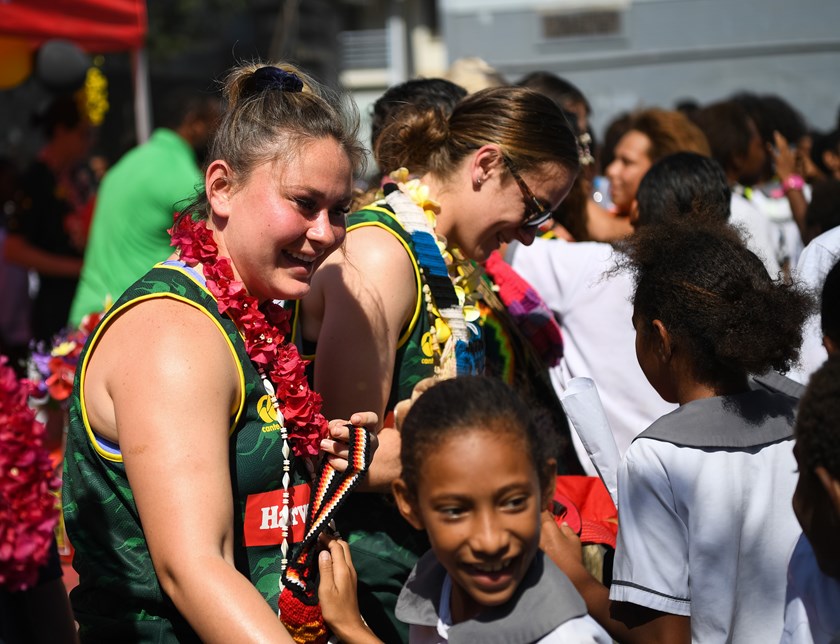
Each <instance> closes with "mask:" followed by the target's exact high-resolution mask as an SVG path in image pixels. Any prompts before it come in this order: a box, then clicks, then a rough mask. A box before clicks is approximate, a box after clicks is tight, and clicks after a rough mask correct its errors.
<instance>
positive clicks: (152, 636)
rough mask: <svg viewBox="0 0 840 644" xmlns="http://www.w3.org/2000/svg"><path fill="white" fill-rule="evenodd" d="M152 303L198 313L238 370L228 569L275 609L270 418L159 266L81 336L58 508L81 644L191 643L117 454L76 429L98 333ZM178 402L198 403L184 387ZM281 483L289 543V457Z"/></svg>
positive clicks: (274, 440) (274, 439)
mask: <svg viewBox="0 0 840 644" xmlns="http://www.w3.org/2000/svg"><path fill="white" fill-rule="evenodd" d="M157 297H166V298H175V299H178V300H181V301H183V302H185V303H186V304H187V305H192V306H195V307H197V308H199V309H200V310H203V311H204V312H205V313H206V314H207V315H208V316H209V317H210V318H212V319H213V320H214V321H215V322H216V323H217V325H218V326H219V327H220V331H221V332H223V333H224V334H225V336H226V338H227V340H228V342H229V345H230V348H231V351H232V353H233V354H235V356H236V358H237V360H238V362H239V364H240V365H241V373H240V382H241V383H242V385H243V387H242V389H243V391H242V395H241V399H240V406H239V409H238V410H237V411H236V413H235V414H234V415H233V417H232V419H231V433H230V440H229V445H230V475H231V486H232V493H233V500H234V535H235V539H234V559H235V564H236V567H237V569H238V570H239V571H240V572H241V573H242V574H243V575H244V576H246V577H247V578H248V579H249V580H250V581H251V583H252V584H253V585H254V586H255V587H256V588H257V590H259V592H260V593H261V594H262V595H263V597H264V598H265V600H266V602H267V603H268V604H269V605H270V606H271V607H272V609H273V610H277V601H278V596H279V592H280V588H279V581H280V560H281V553H280V545H279V544H280V537H279V532H280V529H279V522H278V515H279V513H280V510H281V509H282V501H280V500H279V499H280V498H281V496H280V495H281V494H282V492H281V490H282V484H281V476H282V469H283V455H282V452H281V449H282V441H281V438H280V432H279V431H278V430H279V424H278V423H277V422H276V413H275V412H274V409H273V407H272V406H271V404H270V402H269V401H268V399H267V397H266V392H265V389H264V387H263V383H262V381H261V379H260V376H259V374H258V373H257V371H256V370H255V368H254V366H253V364H252V363H251V361H250V359H249V358H248V355H247V353H246V351H245V344H244V341H243V340H242V337H241V336H240V334H239V332H238V330H237V328H236V326H235V324H234V323H233V321H232V320H231V319H230V318H228V317H227V316H223V315H220V314H219V312H218V308H217V303H216V300H215V299H214V298H213V296H212V295H211V294H210V293H209V292H208V291H207V290H206V289H205V288H204V287H203V282H202V280H201V278H200V276H198V275H197V274H195V273H194V272H192V271H190V269H183V268H181V267H179V266H171V265H163V264H159V265H158V266H156V267H155V268H153V269H152V270H151V271H150V272H149V273H147V274H146V275H145V276H144V277H143V278H141V279H140V280H138V281H137V282H136V283H135V284H134V285H132V286H131V287H130V288H129V289H128V290H127V291H126V292H125V294H123V296H122V297H121V298H120V299H119V300H118V301H117V302H116V303H115V304H114V306H113V307H112V308H111V310H110V311H109V313H108V315H107V316H106V317H105V319H103V320H102V322H101V323H100V325H99V326H98V327H97V329H96V330H95V331H94V332H93V333H92V334H91V337H90V339H89V340H88V344H87V346H86V347H85V350H84V352H83V353H82V356H81V358H80V368H79V369H78V370H77V374H76V382H75V383H74V390H73V396H72V399H71V408H70V428H69V433H68V441H67V449H66V452H65V462H64V488H63V504H64V517H65V522H66V526H67V531H68V536H69V539H70V542H71V544H72V545H73V547H74V548H75V557H74V560H73V565H74V567H75V568H76V570H77V571H78V573H79V586H78V587H77V588H76V589H74V590H73V591H72V593H71V601H72V604H73V609H74V612H75V615H76V619H77V621H78V622H79V624H80V629H81V630H80V634H81V636H82V638H83V641H126V642H127V641H144V642H170V641H194V640H197V637H196V635H195V633H194V632H193V631H192V629H191V628H190V627H189V625H188V624H187V623H186V622H185V620H184V619H183V618H182V617H181V616H180V615H179V614H178V611H177V610H176V609H175V607H174V605H173V604H172V602H171V601H170V600H169V598H168V597H167V596H166V595H165V594H164V593H163V592H162V590H161V588H160V585H159V583H158V580H157V577H156V576H155V572H154V568H153V566H152V561H151V557H150V555H149V550H148V547H147V545H146V540H145V537H144V534H143V529H142V527H141V524H140V518H139V516H138V513H137V508H136V505H135V502H134V496H133V494H132V490H131V487H130V485H129V482H128V479H127V477H126V473H125V467H124V464H123V462H122V456H121V454H120V453H119V448H118V446H116V445H109V444H108V443H107V442H106V441H103V440H102V439H100V438H98V437H96V436H95V428H91V427H89V425H88V424H87V422H86V420H87V414H86V410H85V408H84V398H83V396H82V395H81V394H82V392H83V385H84V380H83V379H84V374H85V370H86V365H87V362H88V359H89V356H90V354H91V352H92V350H93V348H94V347H95V346H96V342H97V340H98V338H99V337H100V334H101V332H102V331H103V330H104V329H105V328H107V325H108V324H109V323H110V321H111V320H112V319H113V318H114V316H115V315H116V314H117V313H119V312H120V311H123V310H125V308H126V307H129V306H133V305H137V304H138V303H139V302H142V301H143V300H146V299H150V298H157ZM184 395H200V394H199V393H198V392H192V391H190V387H189V384H188V383H185V384H184ZM150 404H153V401H150ZM172 431H178V428H177V427H173V428H172ZM291 476H292V486H294V487H293V488H292V498H293V505H294V508H293V512H292V516H293V520H292V523H293V526H292V533H293V535H294V534H295V533H296V532H297V529H300V530H301V531H302V530H303V524H304V523H305V518H306V510H307V509H308V492H309V485H308V480H309V477H308V474H307V470H306V467H305V463H304V461H303V460H301V459H294V458H293V460H292V472H291ZM246 508H247V509H248V513H247V517H246ZM296 526H300V527H299V528H296Z"/></svg>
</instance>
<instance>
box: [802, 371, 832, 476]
mask: <svg viewBox="0 0 840 644" xmlns="http://www.w3.org/2000/svg"><path fill="white" fill-rule="evenodd" d="M794 432H795V435H796V442H797V444H798V445H799V453H800V458H802V459H804V461H803V462H802V464H801V467H802V468H803V469H807V470H809V471H811V472H813V470H814V468H815V467H817V466H819V465H821V466H823V467H824V468H825V469H827V470H828V472H829V473H830V474H831V476H833V477H834V478H836V479H840V358H838V357H832V358H829V359H828V360H827V361H826V362H825V364H823V366H822V367H820V368H819V369H817V371H815V372H814V374H813V375H812V376H811V379H810V380H809V381H808V387H807V389H806V390H805V393H804V394H803V395H802V400H801V401H800V403H799V411H798V412H797V415H796V427H795V430H794Z"/></svg>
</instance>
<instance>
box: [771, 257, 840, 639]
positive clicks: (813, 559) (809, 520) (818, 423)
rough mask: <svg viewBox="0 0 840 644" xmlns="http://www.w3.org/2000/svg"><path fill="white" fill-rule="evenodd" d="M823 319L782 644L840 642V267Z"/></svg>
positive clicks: (803, 410) (804, 409)
mask: <svg viewBox="0 0 840 644" xmlns="http://www.w3.org/2000/svg"><path fill="white" fill-rule="evenodd" d="M821 317H822V330H823V335H824V337H823V344H825V347H826V349H827V350H828V356H829V357H828V361H827V362H825V363H824V364H823V366H822V367H820V369H818V370H817V371H816V372H815V373H814V374H813V375H812V376H811V379H810V381H809V382H808V388H807V390H806V391H805V395H804V396H803V398H802V403H801V404H800V406H799V414H798V417H797V419H796V431H795V434H796V447H795V448H794V453H795V454H796V462H797V464H798V465H799V482H798V483H797V486H796V491H795V492H794V494H793V509H794V511H795V512H796V518H797V519H798V520H799V523H800V525H801V526H802V532H803V534H802V536H801V537H800V538H799V541H798V542H797V543H796V548H795V550H794V551H793V556H792V557H791V559H790V564H789V565H788V588H787V598H786V606H785V632H784V635H783V636H782V644H811V643H812V642H814V643H816V644H828V643H829V642H834V641H840V549H838V547H837V543H838V534H840V263H837V264H836V265H835V266H834V268H832V269H831V271H830V272H829V273H828V276H827V278H826V280H825V285H824V287H823V291H822V311H821Z"/></svg>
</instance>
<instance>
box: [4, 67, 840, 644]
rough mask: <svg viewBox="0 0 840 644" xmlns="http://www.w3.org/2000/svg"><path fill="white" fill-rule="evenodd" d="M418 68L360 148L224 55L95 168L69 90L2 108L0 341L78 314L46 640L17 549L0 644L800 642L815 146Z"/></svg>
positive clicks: (819, 505) (826, 147) (771, 119)
mask: <svg viewBox="0 0 840 644" xmlns="http://www.w3.org/2000/svg"><path fill="white" fill-rule="evenodd" d="M456 71H457V72H459V73H463V71H464V70H463V69H462V68H458V69H453V74H452V75H451V76H450V77H449V78H448V79H443V78H434V79H414V80H411V81H408V82H405V83H402V84H400V85H396V86H394V87H391V88H389V89H388V90H387V91H386V92H385V94H383V96H382V97H381V98H380V99H379V100H378V101H377V102H376V103H375V105H374V106H373V109H372V113H371V118H372V127H371V132H372V135H371V141H370V142H369V145H368V146H365V145H363V144H362V143H361V142H360V141H359V140H358V126H359V117H358V114H357V112H356V108H355V106H354V105H353V103H352V101H350V100H349V99H348V98H347V97H346V96H344V95H342V94H340V93H337V92H334V91H332V90H330V89H329V88H326V87H323V86H321V85H320V84H319V83H318V82H317V80H315V79H313V78H311V77H309V76H308V75H307V74H306V72H305V71H304V70H301V69H299V68H296V67H294V66H292V65H289V64H285V63H277V64H260V63H251V64H243V65H240V66H237V67H236V68H234V69H232V70H231V71H230V73H229V75H228V76H227V78H226V80H225V83H224V88H223V95H222V96H221V97H220V98H217V97H212V96H208V95H201V96H191V95H187V94H184V93H180V92H174V93H172V94H171V95H169V96H167V101H166V104H165V105H163V106H162V107H161V110H160V112H159V118H160V120H159V125H160V127H159V128H158V129H156V130H155V131H154V133H153V135H152V137H151V139H150V140H149V141H148V142H146V143H144V144H143V145H140V146H138V147H137V148H135V149H134V150H132V151H130V152H128V153H127V154H126V155H125V156H123V157H122V158H121V159H120V160H118V161H117V162H116V163H115V164H114V165H113V166H112V167H110V168H109V169H107V170H106V171H105V172H104V175H103V176H96V174H95V173H93V172H92V171H91V170H90V165H89V164H87V163H83V162H84V161H85V159H86V155H87V154H88V151H89V146H90V143H91V130H90V124H89V123H88V121H87V120H86V118H85V114H84V111H83V110H82V109H81V108H80V104H79V102H78V101H77V100H76V99H74V98H73V97H60V98H59V99H56V100H55V101H54V102H53V103H52V105H51V106H50V107H49V109H47V110H45V111H43V112H42V113H40V114H39V120H38V122H39V123H40V124H41V125H42V126H43V128H44V134H45V141H46V143H45V145H44V147H43V150H42V151H41V153H40V154H39V156H38V159H37V160H36V161H35V162H34V163H33V165H32V166H31V167H30V168H28V169H25V170H24V171H23V172H21V173H18V172H17V170H16V169H15V168H14V166H13V165H11V164H2V165H0V169H2V170H3V175H2V179H3V180H2V181H0V189H2V191H3V192H2V198H3V200H4V203H5V204H6V206H5V207H4V213H5V217H6V219H5V222H4V227H5V240H4V246H3V248H4V251H3V264H2V265H0V278H2V280H0V281H2V283H3V284H4V285H5V284H9V285H11V286H14V288H4V289H3V291H2V292H3V298H4V302H3V315H2V316H0V321H2V322H3V327H2V329H0V341H1V342H0V353H3V354H8V355H9V356H10V358H12V362H13V363H16V366H17V367H18V368H19V371H20V372H23V371H24V370H25V369H24V368H23V365H25V360H26V354H27V343H28V342H29V341H30V340H36V341H41V342H50V341H51V339H52V338H53V337H54V336H55V334H56V333H57V332H58V331H60V330H61V329H62V328H65V327H66V326H67V325H70V326H71V327H74V326H77V325H78V324H79V323H80V322H81V320H82V319H83V318H85V316H88V315H89V314H97V315H98V314H100V313H101V315H102V318H101V320H100V321H99V322H98V324H97V325H96V327H95V329H94V330H93V331H92V332H91V333H90V335H89V337H88V338H87V342H86V345H85V347H84V350H83V351H82V352H81V355H80V356H79V361H78V366H77V367H76V371H75V381H74V384H73V391H72V395H71V396H70V398H69V405H68V427H67V437H66V446H65V450H64V464H63V472H62V476H63V489H62V495H61V502H62V511H63V518H64V522H63V525H64V526H65V527H66V532H67V536H68V538H69V541H70V543H71V545H72V548H73V551H74V554H73V566H74V568H75V570H76V571H77V572H78V574H79V582H78V585H77V586H76V587H75V588H73V590H72V592H71V593H70V598H69V601H70V603H71V605H72V617H73V619H74V621H75V625H76V627H77V628H75V627H72V626H71V627H70V628H68V620H67V616H68V615H70V612H69V611H68V607H67V604H66V601H64V600H66V599H67V598H66V596H63V595H62V596H61V597H58V598H57V597H56V594H55V593H54V592H53V593H52V594H51V595H50V597H49V600H47V599H45V598H44V596H40V597H41V598H40V599H39V595H37V593H36V594H32V592H33V591H37V589H38V587H39V586H41V585H44V584H53V586H54V585H55V581H56V579H58V578H60V575H61V571H60V567H59V566H58V565H57V562H56V556H55V548H54V545H53V547H52V549H51V550H50V551H49V552H47V551H46V550H45V551H44V556H43V557H40V559H39V561H38V562H37V564H38V566H39V571H40V573H39V575H38V577H37V581H36V582H34V585H33V586H32V587H30V588H23V589H21V588H17V589H15V591H14V592H10V591H8V590H4V591H3V592H2V594H0V613H2V615H3V616H4V617H6V616H8V617H9V620H8V621H9V622H10V623H11V622H14V623H15V625H14V628H13V629H12V628H11V627H9V626H6V627H4V628H3V629H0V641H9V642H17V641H21V642H23V641H35V640H34V639H33V638H36V637H37V638H40V640H39V641H75V640H76V639H79V640H80V641H82V642H117V641H119V642H127V641H143V642H146V641H149V642H151V641H154V642H169V641H183V642H188V641H208V642H212V641H220V642H222V641H223V642H239V641H242V642H245V641H297V642H308V641H312V642H326V641H328V639H329V638H330V637H334V638H337V639H338V641H344V642H350V643H355V642H358V643H366V642H387V643H391V642H395V643H396V642H411V643H432V642H434V643H441V642H447V641H450V640H452V641H480V642H511V643H515V642H522V643H523V644H524V643H527V642H538V641H539V642H582V643H583V642H597V643H609V642H611V641H616V642H628V643H632V642H660V641H661V642H689V641H691V642H698V643H706V642H762V643H763V642H786V643H796V644H800V643H802V644H804V643H807V642H820V643H821V642H826V643H828V642H834V641H838V639H837V638H840V619H838V616H837V615H838V613H837V611H836V608H837V606H838V605H840V554H838V550H837V547H836V544H835V539H837V536H836V535H837V530H836V528H837V526H838V525H840V355H838V354H839V353H840V310H838V303H840V262H838V260H840V232H838V231H840V226H837V224H840V188H838V186H840V134H838V132H840V124H838V129H837V130H835V131H832V132H830V133H820V132H815V131H811V130H809V129H808V128H807V126H806V123H805V121H804V119H803V118H802V117H801V115H799V114H798V112H797V111H796V109H795V108H794V107H793V106H791V105H790V104H788V103H787V102H786V101H784V100H782V99H781V98H779V97H777V96H769V95H758V94H752V93H747V92H743V93H739V94H735V95H733V96H731V97H729V98H727V99H725V100H720V101H716V102H713V103H710V104H708V105H698V104H689V103H682V104H680V106H679V108H676V107H675V108H673V109H668V108H666V107H644V108H642V109H639V110H636V111H633V112H631V113H627V114H621V115H618V116H617V117H616V118H615V119H614V120H613V122H612V123H611V124H610V126H609V127H608V128H607V131H606V132H605V134H604V136H603V140H601V137H598V136H596V134H595V133H594V132H593V131H592V128H591V125H590V117H591V106H590V103H589V101H588V100H587V98H586V97H585V95H584V94H583V92H581V90H580V89H579V88H577V87H576V86H574V85H573V84H572V83H570V82H568V81H567V80H565V79H562V78H560V77H558V76H556V75H554V74H552V73H550V72H534V73H531V74H528V75H526V76H525V77H523V78H522V79H520V80H519V82H517V83H509V82H508V81H507V80H505V79H503V78H502V77H501V76H500V75H499V74H497V73H495V72H493V71H492V70H488V69H483V68H482V74H483V75H482V76H481V78H478V79H477V78H476V77H475V76H473V77H471V78H470V79H469V82H467V81H466V80H463V81H461V82H462V83H463V85H461V84H458V81H459V80H460V78H459V77H458V76H457V75H456V74H455V72H456ZM482 79H483V81H482ZM366 147H368V148H369V150H370V151H371V153H372V159H373V161H374V163H375V166H376V168H375V173H374V174H373V179H369V180H368V181H367V182H365V183H364V185H363V184H362V182H361V178H362V177H363V176H365V175H364V168H365V160H366V156H367V150H366V149H365V148H366ZM605 186H608V188H605ZM32 275H36V276H37V280H36V282H37V285H38V287H37V289H36V290H35V296H34V299H33V301H32V306H31V308H30V307H27V306H23V303H24V302H25V301H28V298H29V292H30V290H32V284H31V283H30V282H31V279H30V278H31V276H32ZM12 310H14V311H26V312H27V314H26V315H16V316H12V315H11V314H10V313H11V311H12ZM7 312H8V313H7ZM0 369H6V367H5V366H4V365H3V364H2V363H0ZM4 373H5V372H4ZM0 375H2V374H0ZM4 378H5V376H4ZM581 378H585V379H589V380H591V381H592V382H593V383H594V386H595V387H596V388H597V394H598V395H597V401H599V402H598V404H597V405H596V408H593V409H591V413H590V415H584V417H583V418H579V417H578V418H576V419H575V420H576V422H575V423H570V422H569V420H568V419H567V412H566V410H565V408H564V404H565V400H566V398H567V395H568V394H569V392H570V387H571V385H572V383H573V381H576V379H581ZM0 381H5V380H3V379H2V378H0ZM601 417H603V418H605V419H606V423H607V424H608V426H609V435H610V441H611V450H612V452H613V453H615V455H616V456H615V458H616V459H617V460H616V462H615V463H613V464H612V465H614V468H615V469H616V470H617V472H618V474H617V485H616V487H617V493H616V494H613V495H612V496H611V493H612V491H611V490H609V489H608V488H609V485H607V484H606V483H607V481H606V480H604V481H603V482H602V480H601V477H603V476H604V470H603V468H602V467H601V464H602V463H603V461H601V460H599V459H604V458H606V456H605V455H604V454H600V455H598V454H593V450H592V445H591V437H590V436H589V435H588V434H587V425H588V424H590V423H592V424H594V423H595V422H596V421H597V419H598V418H601ZM578 421H579V422H578ZM573 424H574V428H572V425H573ZM8 475H9V474H8V473H6V472H2V473H0V476H8ZM579 480H586V481H588V482H589V484H590V485H589V486H588V489H590V490H591V489H595V492H596V494H597V493H600V494H601V497H600V498H601V499H602V503H601V507H602V508H606V510H605V511H604V512H601V513H600V514H598V513H597V512H595V510H593V509H592V507H593V506H591V505H589V504H588V502H587V501H588V499H586V498H583V494H582V493H580V492H573V491H570V490H572V489H576V490H578V491H579V490H581V489H582V488H580V487H577V488H574V487H568V486H569V485H571V483H570V481H579ZM0 545H2V544H0ZM2 552H3V550H2V548H0V555H2ZM48 555H49V556H50V558H49V559H47V556H48ZM1 562H2V556H0V563H1ZM1 570H2V568H1V567H0V571H1ZM2 579H3V577H2V575H0V581H2ZM21 593H29V595H27V597H28V599H27V601H28V602H29V603H28V604H27V609H26V610H21V611H17V612H15V611H13V610H10V608H9V606H11V605H12V603H11V602H12V601H18V602H20V601H21V597H22V595H21ZM33 605H34V606H35V607H36V609H38V610H40V614H41V615H48V614H55V615H61V616H63V618H62V619H56V620H55V624H56V627H55V629H54V630H53V631H52V632H51V633H47V634H44V633H43V632H42V631H43V630H44V629H43V623H39V624H36V622H37V621H38V620H37V619H36V618H35V617H33V616H36V615H38V614H39V612H38V610H33V609H32V606H33ZM47 630H49V629H47ZM332 641H335V640H332Z"/></svg>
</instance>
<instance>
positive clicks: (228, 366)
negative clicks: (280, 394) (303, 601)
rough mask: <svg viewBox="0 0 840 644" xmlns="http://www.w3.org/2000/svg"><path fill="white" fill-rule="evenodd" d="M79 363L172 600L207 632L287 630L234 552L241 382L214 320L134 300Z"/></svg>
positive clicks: (248, 636) (264, 636)
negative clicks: (234, 430)
mask: <svg viewBox="0 0 840 644" xmlns="http://www.w3.org/2000/svg"><path fill="white" fill-rule="evenodd" d="M89 375H90V376H92V380H91V389H90V395H89V396H88V401H87V402H88V404H89V405H90V406H91V407H92V408H93V411H94V412H95V413H96V414H98V415H99V417H101V418H105V419H107V418H108V417H109V415H110V416H111V417H112V418H113V422H114V427H115V429H116V433H117V436H116V438H117V440H118V442H119V445H120V450H121V452H122V454H123V458H124V461H125V468H126V473H127V476H128V479H129V482H130V484H131V489H132V492H133V494H134V498H135V501H136V503H137V509H138V512H139V514H140V519H141V521H142V524H143V530H144V533H145V537H146V541H147V543H148V547H149V552H150V554H151V557H152V562H153V564H154V567H155V572H156V573H157V576H158V579H159V580H160V584H161V587H162V588H163V590H164V591H165V592H166V594H167V595H168V596H169V597H170V598H171V599H172V601H173V602H174V604H175V606H176V608H177V609H178V610H179V612H180V613H181V614H182V615H183V616H184V617H185V618H186V619H187V621H188V622H189V623H190V625H191V626H192V627H193V628H194V629H195V630H196V632H197V633H198V635H199V636H200V637H201V639H202V640H204V641H207V642H252V641H253V642H266V641H274V642H284V641H286V642H291V641H292V640H291V638H290V636H289V635H288V633H287V632H286V630H285V629H284V627H283V626H282V624H281V623H280V622H279V620H278V619H277V616H276V614H275V612H274V611H273V610H272V609H271V607H269V606H268V604H266V602H265V600H264V599H263V597H262V596H261V595H260V593H259V592H258V591H257V590H256V588H254V587H253V585H252V584H251V582H250V581H249V580H248V579H247V578H246V577H244V576H243V575H242V574H240V573H239V572H238V571H237V570H236V568H235V567H234V564H233V498H232V493H231V480H230V470H229V467H230V466H229V453H228V452H229V446H228V435H229V419H230V415H231V409H232V408H233V407H234V405H235V404H236V401H237V400H238V397H239V384H238V380H237V377H236V369H235V364H234V359H233V356H232V355H231V353H230V350H229V348H228V346H227V345H226V343H225V340H224V338H223V336H222V335H221V334H220V333H219V330H218V329H217V327H216V326H215V325H214V324H213V323H212V321H211V320H210V319H209V318H208V317H207V316H206V315H204V314H203V313H201V312H200V311H198V310H196V309H194V308H193V307H190V306H189V305H186V304H183V303H180V302H174V301H172V300H152V301H149V302H144V303H142V304H140V305H138V306H135V307H134V308H132V309H129V310H128V311H127V312H126V313H125V314H123V315H122V316H121V317H120V318H118V319H117V320H116V321H114V322H113V323H112V326H111V327H110V328H109V329H108V330H107V332H106V333H105V334H104V336H103V338H102V340H101V342H100V345H99V346H98V347H97V348H96V352H95V353H94V356H93V358H92V361H91V364H90V372H89ZM97 385H102V386H100V387H97ZM86 391H87V387H86ZM109 405H112V408H111V409H109Z"/></svg>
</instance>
